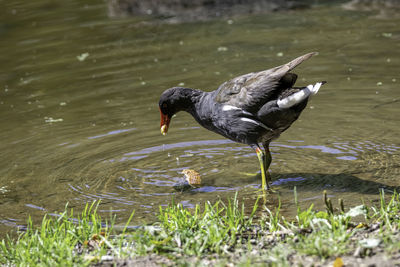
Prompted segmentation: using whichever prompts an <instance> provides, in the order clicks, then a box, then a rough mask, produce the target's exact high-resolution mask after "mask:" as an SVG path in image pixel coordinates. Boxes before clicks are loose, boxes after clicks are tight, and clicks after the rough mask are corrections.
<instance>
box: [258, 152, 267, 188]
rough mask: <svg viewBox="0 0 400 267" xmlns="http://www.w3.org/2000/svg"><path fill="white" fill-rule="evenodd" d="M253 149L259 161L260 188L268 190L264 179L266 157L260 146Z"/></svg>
mask: <svg viewBox="0 0 400 267" xmlns="http://www.w3.org/2000/svg"><path fill="white" fill-rule="evenodd" d="M255 151H256V153H257V157H258V161H259V162H260V168H261V188H262V189H263V190H268V189H269V184H268V183H267V180H266V170H265V162H266V159H265V154H264V152H263V151H262V150H261V148H259V147H258V146H257V147H256V148H255Z"/></svg>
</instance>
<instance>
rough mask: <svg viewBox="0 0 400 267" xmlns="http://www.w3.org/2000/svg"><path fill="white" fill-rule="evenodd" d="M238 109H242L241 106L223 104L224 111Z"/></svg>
mask: <svg viewBox="0 0 400 267" xmlns="http://www.w3.org/2000/svg"><path fill="white" fill-rule="evenodd" d="M238 109H241V108H238V107H234V106H231V105H223V106H222V110H223V111H229V110H238Z"/></svg>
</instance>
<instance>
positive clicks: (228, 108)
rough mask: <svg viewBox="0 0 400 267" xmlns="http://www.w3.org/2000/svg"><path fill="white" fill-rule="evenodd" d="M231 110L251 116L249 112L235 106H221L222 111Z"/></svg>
mask: <svg viewBox="0 0 400 267" xmlns="http://www.w3.org/2000/svg"><path fill="white" fill-rule="evenodd" d="M231 110H239V111H241V112H242V113H243V114H247V115H253V114H251V113H250V112H247V111H244V110H243V109H241V108H238V107H235V106H231V105H223V106H222V111H231Z"/></svg>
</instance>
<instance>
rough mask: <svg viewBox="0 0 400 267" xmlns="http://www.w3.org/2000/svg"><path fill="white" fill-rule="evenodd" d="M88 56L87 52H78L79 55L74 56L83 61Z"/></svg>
mask: <svg viewBox="0 0 400 267" xmlns="http://www.w3.org/2000/svg"><path fill="white" fill-rule="evenodd" d="M88 56H89V53H87V52H86V53H82V54H80V55H79V56H76V58H77V59H78V60H79V61H84V60H85V59H86V58H87V57H88Z"/></svg>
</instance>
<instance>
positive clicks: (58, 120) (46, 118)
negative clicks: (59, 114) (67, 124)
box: [44, 117, 64, 123]
mask: <svg viewBox="0 0 400 267" xmlns="http://www.w3.org/2000/svg"><path fill="white" fill-rule="evenodd" d="M44 121H45V122H47V123H53V122H62V121H64V120H63V119H61V118H59V119H53V118H52V117H44Z"/></svg>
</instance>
